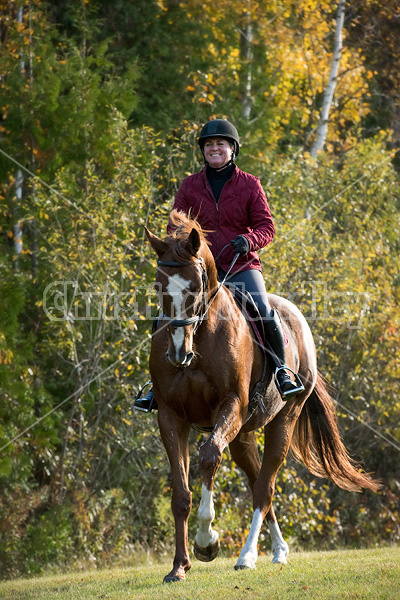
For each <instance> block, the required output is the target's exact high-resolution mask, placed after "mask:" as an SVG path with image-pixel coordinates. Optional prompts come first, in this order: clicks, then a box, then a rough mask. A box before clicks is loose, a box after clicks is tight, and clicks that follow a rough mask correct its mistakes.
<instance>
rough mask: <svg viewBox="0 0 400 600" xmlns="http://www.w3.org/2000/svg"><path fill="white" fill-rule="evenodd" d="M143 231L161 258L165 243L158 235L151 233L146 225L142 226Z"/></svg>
mask: <svg viewBox="0 0 400 600" xmlns="http://www.w3.org/2000/svg"><path fill="white" fill-rule="evenodd" d="M144 232H145V234H146V237H147V239H148V240H149V242H150V244H151V245H152V247H153V249H154V250H155V251H156V253H157V255H158V257H159V258H161V257H162V255H163V254H165V252H166V251H167V244H166V243H165V242H163V241H162V240H161V239H160V238H159V237H157V236H156V235H154V234H153V233H151V231H149V230H148V229H147V227H146V226H145V227H144Z"/></svg>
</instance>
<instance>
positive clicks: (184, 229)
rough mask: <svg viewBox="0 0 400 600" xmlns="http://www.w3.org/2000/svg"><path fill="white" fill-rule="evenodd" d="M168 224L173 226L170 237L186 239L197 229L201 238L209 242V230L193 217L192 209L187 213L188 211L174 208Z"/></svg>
mask: <svg viewBox="0 0 400 600" xmlns="http://www.w3.org/2000/svg"><path fill="white" fill-rule="evenodd" d="M168 225H170V226H172V227H173V229H172V231H170V232H169V235H168V237H170V238H172V239H176V240H184V239H186V238H187V237H188V235H189V234H190V232H191V231H192V229H196V231H197V232H198V233H199V235H200V239H201V240H202V241H204V242H205V243H207V233H209V232H208V231H204V230H203V229H202V227H201V225H200V223H199V222H198V221H197V220H196V219H194V218H192V216H191V214H190V211H189V214H188V215H187V214H186V213H184V212H182V211H179V210H176V209H174V210H173V211H172V212H171V214H170V216H169V223H168Z"/></svg>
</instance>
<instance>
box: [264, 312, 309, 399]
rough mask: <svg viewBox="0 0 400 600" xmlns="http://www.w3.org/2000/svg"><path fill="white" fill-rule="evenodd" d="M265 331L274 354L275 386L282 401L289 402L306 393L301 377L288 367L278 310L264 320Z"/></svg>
mask: <svg viewBox="0 0 400 600" xmlns="http://www.w3.org/2000/svg"><path fill="white" fill-rule="evenodd" d="M263 323H264V329H265V335H266V339H267V342H269V343H270V345H271V348H272V350H273V353H272V354H271V359H272V361H273V362H274V364H275V384H276V387H277V388H278V392H279V393H280V395H281V398H282V400H289V398H293V396H297V394H300V392H304V386H303V384H302V382H301V380H300V377H299V376H298V375H297V374H296V373H294V372H293V371H292V369H290V368H289V367H288V366H286V351H285V340H284V337H283V331H282V325H281V321H280V318H279V315H278V313H277V312H276V310H273V311H272V315H271V317H270V318H269V319H264V320H263ZM288 371H290V372H291V373H293V375H294V378H295V381H292V379H291V378H290V376H289V374H288Z"/></svg>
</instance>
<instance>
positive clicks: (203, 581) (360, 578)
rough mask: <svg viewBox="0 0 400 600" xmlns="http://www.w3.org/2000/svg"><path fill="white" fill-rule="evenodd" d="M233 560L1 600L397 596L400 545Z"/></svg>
mask: <svg viewBox="0 0 400 600" xmlns="http://www.w3.org/2000/svg"><path fill="white" fill-rule="evenodd" d="M234 564H235V559H233V558H232V559H218V558H217V559H216V561H214V562H213V563H207V564H204V563H200V562H198V561H196V560H194V561H193V566H192V569H191V571H190V572H189V573H188V574H187V577H186V581H185V582H184V583H175V584H163V583H162V580H163V576H164V575H165V574H166V573H167V572H168V571H169V570H170V567H171V564H170V562H168V563H166V562H163V563H155V562H153V563H151V564H147V565H140V566H139V565H138V566H132V567H124V568H112V569H104V570H98V571H89V572H84V573H82V572H79V573H76V572H73V573H67V574H64V575H55V576H54V575H53V576H48V577H40V578H39V577H38V578H34V579H18V580H14V581H7V582H3V583H0V598H1V599H2V600H3V599H4V600H30V599H32V600H33V599H35V600H61V599H62V600H95V599H96V600H98V599H103V598H104V599H107V600H128V599H133V598H134V599H135V600H169V599H171V600H175V599H182V600H197V599H199V600H208V599H215V600H241V599H244V598H246V599H249V600H250V599H251V600H253V599H258V598H260V599H261V598H262V599H263V600H275V599H276V600H289V599H290V600H303V599H304V600H308V599H312V600H319V599H321V600H322V599H323V600H331V599H332V600H333V599H337V600H345V599H347V598H349V599H350V598H351V599H356V598H357V599H358V598H362V599H366V598H368V599H371V600H379V599H381V600H399V599H400V548H383V549H374V550H347V551H334V552H304V553H297V554H293V555H291V556H289V561H288V564H287V565H286V566H283V567H282V566H279V565H272V564H271V563H270V558H269V557H268V558H267V557H262V558H260V559H259V561H258V563H257V568H256V569H254V570H252V571H235V570H234V569H233V567H234Z"/></svg>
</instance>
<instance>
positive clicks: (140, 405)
mask: <svg viewBox="0 0 400 600" xmlns="http://www.w3.org/2000/svg"><path fill="white" fill-rule="evenodd" d="M148 385H151V381H148V382H147V383H145V384H144V386H143V387H142V388H141V389H140V390H139V393H138V395H137V396H136V400H135V403H134V405H133V408H135V409H136V410H140V411H142V412H146V413H148V412H151V411H152V410H157V408H158V406H157V402H156V400H155V398H154V394H153V388H151V390H150V391H149V392H148V393H147V394H146V395H145V396H143V398H141V395H142V392H143V390H144V389H145V388H146V387H147V386H148Z"/></svg>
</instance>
